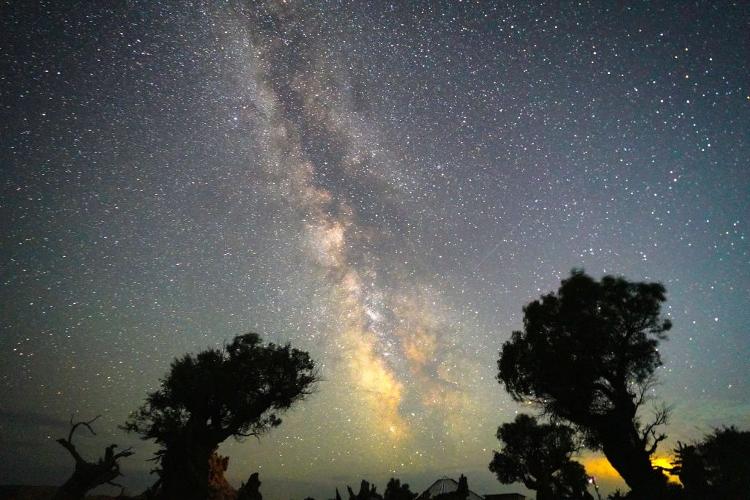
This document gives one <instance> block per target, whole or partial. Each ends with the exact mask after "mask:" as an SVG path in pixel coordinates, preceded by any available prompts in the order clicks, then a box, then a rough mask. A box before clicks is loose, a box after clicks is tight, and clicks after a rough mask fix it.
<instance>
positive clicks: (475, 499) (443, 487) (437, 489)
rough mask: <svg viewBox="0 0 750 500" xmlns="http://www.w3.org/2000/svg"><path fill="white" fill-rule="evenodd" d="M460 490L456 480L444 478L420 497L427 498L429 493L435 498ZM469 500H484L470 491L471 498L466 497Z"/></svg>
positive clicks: (433, 484)
mask: <svg viewBox="0 0 750 500" xmlns="http://www.w3.org/2000/svg"><path fill="white" fill-rule="evenodd" d="M457 489H458V481H456V480H455V479H451V478H449V477H447V476H443V477H441V478H440V479H438V480H437V481H435V482H434V483H432V485H431V486H430V487H429V488H427V489H426V490H424V491H423V492H422V494H421V495H419V497H418V499H419V498H424V497H425V496H426V493H428V492H429V494H430V498H435V497H436V496H438V495H441V494H443V493H452V492H454V491H456V490H457ZM466 498H467V500H483V499H482V497H481V496H480V495H477V494H476V493H474V492H473V491H471V490H469V496H468V497H466Z"/></svg>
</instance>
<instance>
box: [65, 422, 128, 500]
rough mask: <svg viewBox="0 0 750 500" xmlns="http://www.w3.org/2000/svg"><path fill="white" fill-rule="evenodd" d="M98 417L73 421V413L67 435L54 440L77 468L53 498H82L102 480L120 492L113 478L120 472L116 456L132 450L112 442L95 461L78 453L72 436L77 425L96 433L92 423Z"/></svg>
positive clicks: (126, 455)
mask: <svg viewBox="0 0 750 500" xmlns="http://www.w3.org/2000/svg"><path fill="white" fill-rule="evenodd" d="M98 418H99V416H96V417H94V418H92V419H91V420H87V421H81V422H75V423H74V422H73V417H70V432H68V437H67V439H66V438H60V439H58V440H57V442H58V443H60V445H61V446H62V447H63V448H65V449H66V450H68V453H70V455H71V456H72V457H73V460H75V463H76V468H75V470H74V471H73V475H71V476H70V478H69V479H68V480H67V481H65V484H63V485H62V486H61V487H60V488H58V490H57V493H56V494H55V497H54V498H55V500H78V499H80V498H83V497H84V496H85V495H86V492H88V491H90V490H92V489H94V488H96V487H97V486H101V485H103V484H109V485H112V486H117V487H119V488H120V492H122V490H123V487H122V485H120V484H118V483H116V482H115V479H116V478H117V477H119V476H121V475H122V473H121V472H120V464H119V463H118V460H119V459H121V458H125V457H129V456H130V455H132V454H133V452H132V451H131V449H130V448H127V449H125V450H122V451H118V452H115V449H116V448H117V445H116V444H111V445H109V446H107V447H106V448H105V450H104V456H103V457H101V458H99V460H97V461H96V462H89V461H88V460H86V459H84V458H83V457H82V456H81V454H80V453H79V452H78V450H77V449H76V447H75V445H74V444H73V436H74V434H75V432H76V430H78V428H80V427H85V428H86V429H88V430H89V432H90V433H91V434H93V435H96V432H94V429H93V427H91V424H93V423H94V421H95V420H96V419H98Z"/></svg>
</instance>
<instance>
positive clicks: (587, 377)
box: [498, 271, 672, 498]
mask: <svg viewBox="0 0 750 500" xmlns="http://www.w3.org/2000/svg"><path fill="white" fill-rule="evenodd" d="M665 300H666V298H665V289H664V287H663V286H662V285H661V284H659V283H640V282H630V281H627V280H625V279H623V278H615V277H612V276H605V277H604V278H602V279H601V281H596V280H594V279H592V278H591V277H589V276H587V275H586V274H584V273H583V272H582V271H573V272H572V274H571V276H570V277H569V278H568V279H566V280H563V282H562V284H561V286H560V289H559V290H558V292H557V293H550V294H547V295H544V296H542V297H541V299H539V300H535V301H533V302H531V303H529V304H528V305H526V307H524V310H523V311H524V328H523V330H522V331H515V332H513V334H512V337H511V339H510V340H509V341H508V342H506V343H505V344H504V345H503V348H502V351H501V353H500V359H499V360H498V369H499V373H498V380H499V381H500V382H501V383H503V384H504V385H505V388H506V389H507V390H508V392H509V393H510V394H511V396H512V397H513V398H514V399H515V400H517V401H531V402H533V403H536V405H537V406H538V407H540V408H541V409H542V410H543V411H544V412H545V413H547V414H548V415H551V416H554V417H556V418H560V419H564V420H566V421H568V422H570V423H572V424H573V425H575V426H576V427H577V429H578V430H580V431H581V432H582V433H583V434H584V436H585V438H586V442H587V444H588V445H589V446H591V447H594V448H600V449H601V450H602V451H603V452H604V454H605V456H606V457H607V459H608V460H609V462H610V463H611V464H612V466H613V467H614V468H615V469H617V471H618V472H619V473H620V475H621V476H622V477H623V479H625V482H626V483H627V484H628V486H630V488H631V489H632V490H633V494H634V495H635V496H640V497H648V498H658V497H659V496H662V492H663V491H664V490H665V488H666V478H665V476H664V475H663V474H662V473H661V471H659V470H657V469H655V468H654V467H652V465H651V461H650V456H651V455H652V454H653V453H654V452H655V451H656V448H657V445H658V444H659V442H660V441H662V440H663V439H664V437H665V436H664V435H663V434H659V433H658V432H657V427H658V426H659V425H661V424H664V423H666V419H667V411H666V410H665V409H661V410H658V411H657V412H656V415H655V417H654V418H653V420H651V421H650V422H649V423H643V422H642V420H641V418H642V416H641V415H640V412H639V409H641V408H642V406H643V405H644V403H645V401H646V396H647V392H648V391H649V390H650V389H651V388H652V386H653V383H654V371H655V369H656V368H657V367H658V366H660V365H661V357H660V355H659V351H658V349H657V347H658V345H659V341H661V340H665V339H666V332H667V331H668V330H669V329H670V328H671V326H672V325H671V322H670V321H669V320H668V319H665V318H664V317H662V315H661V304H662V303H663V302H664V301H665Z"/></svg>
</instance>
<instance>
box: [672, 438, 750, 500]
mask: <svg viewBox="0 0 750 500" xmlns="http://www.w3.org/2000/svg"><path fill="white" fill-rule="evenodd" d="M674 451H675V456H676V463H675V467H674V469H673V471H672V472H673V473H674V474H677V476H678V477H679V478H680V482H681V483H682V485H683V487H684V493H685V495H684V496H685V498H686V499H690V500H692V499H696V500H697V499H703V498H742V497H743V496H746V495H747V479H748V478H750V461H748V456H749V455H750V431H739V430H737V429H736V428H734V427H727V428H724V429H716V430H715V431H714V432H713V433H711V434H709V435H708V436H706V438H705V439H704V440H703V441H702V442H700V443H695V444H690V445H685V444H683V443H679V444H678V447H677V449H676V450H674Z"/></svg>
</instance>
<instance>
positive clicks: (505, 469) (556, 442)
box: [490, 414, 591, 500]
mask: <svg viewBox="0 0 750 500" xmlns="http://www.w3.org/2000/svg"><path fill="white" fill-rule="evenodd" d="M574 434H575V431H574V430H573V429H571V428H570V427H566V426H563V425H558V424H539V423H537V420H536V419H535V418H534V417H532V416H530V415H526V414H520V415H518V416H517V417H516V419H515V420H514V421H513V422H511V423H507V424H503V425H501V426H500V427H499V428H498V429H497V438H498V439H499V440H500V441H501V442H502V443H503V450H502V451H501V452H495V453H494V458H493V459H492V462H490V470H491V471H492V472H494V473H495V474H496V475H497V479H498V480H499V481H500V482H501V483H504V484H510V483H515V482H522V483H523V484H524V485H525V486H526V487H527V488H529V489H530V490H536V498H537V500H548V499H555V498H566V497H568V498H591V495H589V494H588V492H587V491H586V487H587V484H588V482H587V476H586V471H585V469H584V468H583V466H582V465H581V464H579V463H578V462H575V461H573V460H571V459H570V457H571V456H572V455H573V453H575V452H576V451H577V450H578V447H577V446H576V443H575V440H574Z"/></svg>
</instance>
